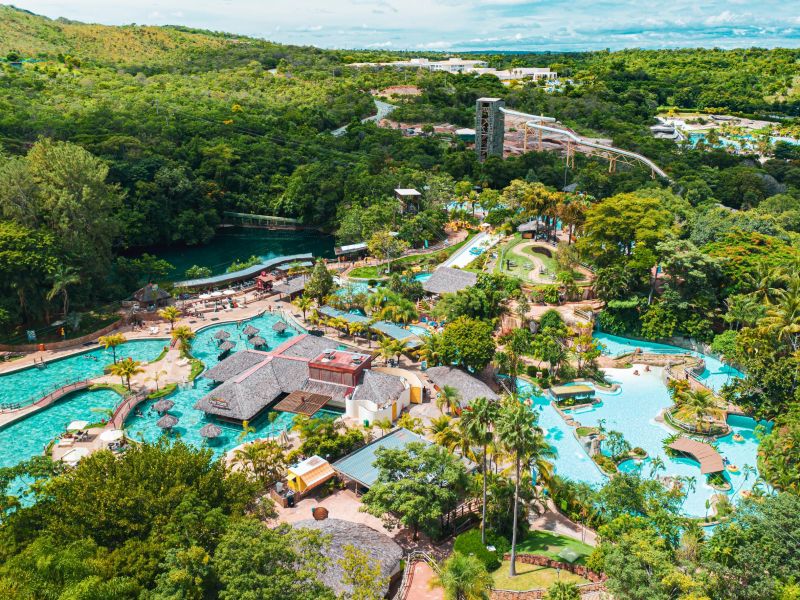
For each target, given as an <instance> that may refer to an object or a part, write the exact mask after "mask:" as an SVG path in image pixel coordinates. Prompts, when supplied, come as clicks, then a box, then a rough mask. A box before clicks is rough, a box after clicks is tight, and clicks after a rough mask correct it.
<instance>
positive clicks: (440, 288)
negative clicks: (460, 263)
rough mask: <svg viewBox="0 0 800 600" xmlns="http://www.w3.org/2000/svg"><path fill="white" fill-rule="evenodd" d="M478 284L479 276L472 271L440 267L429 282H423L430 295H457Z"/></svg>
mask: <svg viewBox="0 0 800 600" xmlns="http://www.w3.org/2000/svg"><path fill="white" fill-rule="evenodd" d="M477 282H478V276H477V275H476V274H475V273H471V272H470V271H462V270H461V269H454V268H452V267H439V268H438V269H436V270H435V271H434V272H433V273H432V274H431V276H430V278H429V279H428V280H427V281H423V282H422V289H424V290H425V291H426V292H428V293H429V294H436V295H439V296H440V295H442V294H455V293H456V292H458V291H460V290H463V289H466V288H468V287H472V286H473V285H475V284H476V283H477Z"/></svg>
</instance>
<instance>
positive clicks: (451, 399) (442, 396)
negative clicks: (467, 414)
mask: <svg viewBox="0 0 800 600" xmlns="http://www.w3.org/2000/svg"><path fill="white" fill-rule="evenodd" d="M436 407H437V408H438V409H439V410H440V411H442V412H444V410H443V409H446V410H447V412H449V413H451V414H456V413H458V412H459V411H460V410H461V392H459V391H458V390H457V389H456V388H454V387H453V386H450V385H445V386H442V388H441V389H440V390H439V395H438V396H436Z"/></svg>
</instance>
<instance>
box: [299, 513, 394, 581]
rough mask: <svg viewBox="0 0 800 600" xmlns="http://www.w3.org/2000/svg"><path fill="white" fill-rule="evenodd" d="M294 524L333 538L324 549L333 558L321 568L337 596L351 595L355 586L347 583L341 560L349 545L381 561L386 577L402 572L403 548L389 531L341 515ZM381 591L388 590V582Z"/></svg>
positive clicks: (325, 579) (378, 561)
mask: <svg viewBox="0 0 800 600" xmlns="http://www.w3.org/2000/svg"><path fill="white" fill-rule="evenodd" d="M292 526H293V527H294V528H295V529H312V530H316V531H319V532H320V533H322V534H323V535H325V536H328V537H329V538H330V542H329V545H328V547H327V548H326V549H324V552H323V553H324V554H325V556H326V557H327V558H328V559H329V560H328V561H327V563H326V564H325V567H324V568H323V569H321V570H320V571H319V573H318V576H319V579H320V581H321V582H322V583H323V584H324V585H325V586H327V587H329V588H330V589H332V590H333V591H334V592H336V594H337V596H340V595H349V594H350V593H352V591H353V590H352V586H349V585H347V584H345V583H344V571H343V569H342V566H341V564H340V561H341V560H342V559H343V558H344V553H345V548H346V547H347V546H355V547H356V548H359V549H362V550H364V551H366V552H367V553H368V554H369V557H370V560H371V561H373V562H375V563H377V564H379V565H380V568H381V575H383V576H384V577H387V578H389V577H392V576H393V575H396V574H397V573H399V572H400V562H401V561H402V559H403V549H402V548H401V547H400V546H399V544H398V543H397V542H395V541H394V540H393V539H392V538H390V537H389V536H388V535H386V534H384V533H381V532H380V531H376V530H375V529H372V528H371V527H368V526H367V525H364V524H362V523H352V522H350V521H343V520H341V519H324V520H322V521H316V520H314V519H306V520H303V521H298V522H296V523H293V524H292ZM381 591H382V592H383V593H384V594H385V593H386V592H387V591H388V585H387V586H386V588H384V589H383V590H381Z"/></svg>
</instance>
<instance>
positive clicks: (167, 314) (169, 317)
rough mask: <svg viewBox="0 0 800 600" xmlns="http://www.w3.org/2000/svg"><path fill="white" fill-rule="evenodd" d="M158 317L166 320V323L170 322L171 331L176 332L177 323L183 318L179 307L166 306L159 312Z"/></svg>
mask: <svg viewBox="0 0 800 600" xmlns="http://www.w3.org/2000/svg"><path fill="white" fill-rule="evenodd" d="M158 316H159V317H161V318H162V319H164V320H165V321H169V330H170V331H174V330H175V321H177V320H178V319H180V318H181V311H180V310H179V309H178V307H177V306H165V307H164V308H162V309H161V310H160V311H158Z"/></svg>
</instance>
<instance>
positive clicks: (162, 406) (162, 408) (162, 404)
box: [153, 400, 175, 413]
mask: <svg viewBox="0 0 800 600" xmlns="http://www.w3.org/2000/svg"><path fill="white" fill-rule="evenodd" d="M173 406H175V403H174V402H173V401H172V400H159V401H158V402H156V403H155V404H153V408H154V409H155V411H156V412H157V413H165V412H167V411H168V410H169V409H170V408H172V407H173Z"/></svg>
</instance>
